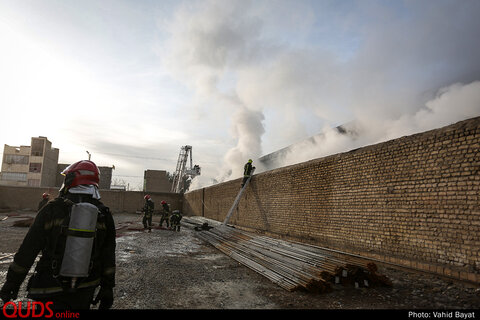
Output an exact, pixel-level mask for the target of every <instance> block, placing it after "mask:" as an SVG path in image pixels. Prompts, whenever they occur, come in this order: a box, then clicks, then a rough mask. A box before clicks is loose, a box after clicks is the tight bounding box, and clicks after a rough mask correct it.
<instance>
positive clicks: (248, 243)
mask: <svg viewBox="0 0 480 320" xmlns="http://www.w3.org/2000/svg"><path fill="white" fill-rule="evenodd" d="M186 222H187V221H186ZM190 223H192V222H191V221H190ZM194 223H195V222H193V224H194ZM196 234H197V235H198V237H199V238H201V239H203V240H205V241H206V242H208V243H210V244H211V245H213V246H214V247H215V248H217V249H219V250H220V251H222V252H223V253H225V254H226V255H228V256H229V257H231V258H233V259H235V260H236V261H238V262H239V263H241V264H243V265H245V266H247V267H249V268H251V269H253V270H255V271H256V272H258V273H260V274H262V275H263V276H265V277H267V278H268V279H270V280H271V281H272V282H274V283H276V284H278V285H279V286H281V287H282V288H284V289H286V290H288V291H295V290H305V291H309V292H318V293H323V292H329V291H331V290H332V285H333V284H343V285H352V286H355V287H373V286H380V285H381V286H386V285H391V283H390V281H389V280H388V279H387V278H386V277H385V276H382V275H379V274H377V267H376V265H375V264H374V263H373V262H371V261H370V260H368V259H365V258H360V257H358V256H355V255H349V254H346V253H343V252H340V251H337V250H331V249H327V248H322V247H317V246H312V245H307V244H303V243H297V242H289V241H283V240H279V239H273V238H270V237H266V236H262V235H257V234H252V233H248V232H246V231H243V230H239V229H236V228H231V227H228V226H225V225H217V226H215V227H214V228H212V229H210V230H204V231H201V232H197V233H196Z"/></svg>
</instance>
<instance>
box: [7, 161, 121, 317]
mask: <svg viewBox="0 0 480 320" xmlns="http://www.w3.org/2000/svg"><path fill="white" fill-rule="evenodd" d="M62 174H63V175H65V180H64V183H63V185H62V187H61V189H60V192H59V196H58V197H57V198H55V199H54V200H52V201H49V202H48V203H47V204H46V205H45V206H44V207H43V208H42V209H41V210H40V211H39V212H38V214H37V216H36V218H35V221H34V222H33V224H32V226H31V227H30V229H29V231H28V233H27V235H26V236H25V238H24V240H23V242H22V244H21V245H20V248H19V249H18V252H17V253H16V254H15V257H14V259H13V262H12V263H11V264H10V266H9V268H8V273H7V277H6V282H5V283H4V285H3V287H2V288H1V290H0V297H1V298H2V300H3V301H4V302H7V301H9V300H11V299H16V298H17V295H18V290H19V288H20V285H21V284H22V282H23V281H24V279H25V277H26V276H27V273H28V271H29V270H30V267H31V266H32V265H33V263H34V261H35V259H36V257H37V255H38V254H39V253H40V251H41V252H42V255H41V257H40V260H39V261H38V262H37V265H36V268H35V273H34V274H33V276H32V277H31V278H30V279H29V281H28V285H27V291H28V298H30V299H33V300H36V301H40V302H44V303H46V302H49V301H52V302H53V305H52V308H54V309H67V310H80V309H89V308H90V305H91V304H92V303H93V304H97V303H98V302H100V306H99V307H100V308H101V309H104V308H105V309H107V308H110V307H111V306H112V304H113V287H114V286H115V224H114V220H113V217H112V214H111V213H110V210H109V209H108V207H106V206H105V205H104V204H103V203H102V202H101V201H100V193H99V191H98V183H99V180H100V176H99V175H100V172H99V170H98V167H97V166H96V165H95V163H93V162H91V161H89V160H82V161H78V162H76V163H74V164H72V165H70V166H68V167H67V168H66V169H65V170H64V171H63V172H62ZM79 208H88V209H79ZM82 210H83V211H82ZM85 210H87V211H85ZM86 218H88V219H89V223H90V225H91V226H93V227H90V229H88V230H86V229H79V227H78V226H79V221H82V219H83V220H85V219H86ZM85 241H87V242H88V241H90V242H89V244H90V245H89V246H85V245H83V244H85ZM82 243H83V244H82ZM79 246H80V249H82V250H78V249H79ZM85 248H87V249H85ZM85 250H86V251H85ZM79 252H82V254H81V255H80V254H79ZM79 266H84V267H83V269H82V270H80V269H79ZM75 270H77V271H78V272H76V271H75ZM98 286H100V290H99V292H98V294H97V296H96V298H95V300H94V292H95V289H96V288H97V287H98Z"/></svg>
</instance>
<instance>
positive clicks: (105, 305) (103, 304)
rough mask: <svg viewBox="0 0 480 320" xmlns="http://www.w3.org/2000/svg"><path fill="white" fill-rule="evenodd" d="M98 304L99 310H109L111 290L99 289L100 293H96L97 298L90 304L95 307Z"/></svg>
mask: <svg viewBox="0 0 480 320" xmlns="http://www.w3.org/2000/svg"><path fill="white" fill-rule="evenodd" d="M98 302H100V306H99V307H98V308H99V309H110V307H111V306H112V305H113V288H111V287H100V291H98V294H97V297H96V298H95V300H93V302H92V304H93V305H96V304H97V303H98Z"/></svg>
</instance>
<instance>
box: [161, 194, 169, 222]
mask: <svg viewBox="0 0 480 320" xmlns="http://www.w3.org/2000/svg"><path fill="white" fill-rule="evenodd" d="M169 218H170V206H169V205H168V203H167V202H166V201H165V200H163V201H162V218H160V227H162V225H163V221H166V222H167V228H169V227H170V225H169V223H168V220H169Z"/></svg>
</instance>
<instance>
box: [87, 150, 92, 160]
mask: <svg viewBox="0 0 480 320" xmlns="http://www.w3.org/2000/svg"><path fill="white" fill-rule="evenodd" d="M87 154H88V160H90V156H91V154H90V152H88V151H87Z"/></svg>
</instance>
